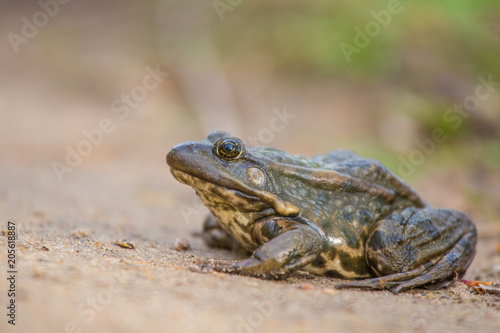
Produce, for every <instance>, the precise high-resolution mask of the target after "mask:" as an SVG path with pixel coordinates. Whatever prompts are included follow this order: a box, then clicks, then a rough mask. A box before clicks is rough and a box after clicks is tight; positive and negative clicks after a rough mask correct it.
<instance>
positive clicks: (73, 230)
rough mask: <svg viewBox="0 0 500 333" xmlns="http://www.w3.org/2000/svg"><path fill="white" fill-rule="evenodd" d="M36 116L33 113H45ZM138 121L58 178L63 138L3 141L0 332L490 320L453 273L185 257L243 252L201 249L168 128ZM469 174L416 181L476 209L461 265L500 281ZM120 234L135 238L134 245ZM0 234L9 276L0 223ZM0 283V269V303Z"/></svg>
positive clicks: (364, 326)
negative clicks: (425, 275)
mask: <svg viewBox="0 0 500 333" xmlns="http://www.w3.org/2000/svg"><path fill="white" fill-rule="evenodd" d="M46 116H47V114H43V115H41V116H34V115H33V116H32V119H33V121H34V122H35V123H43V122H44V119H43V118H44V117H46ZM19 117H20V115H19V114H18V115H10V116H6V117H4V121H5V122H4V124H8V125H5V126H13V127H14V126H15V124H16V122H18V121H20V119H19ZM51 121H52V122H53V123H54V124H55V125H59V122H63V121H64V120H63V119H55V118H53V119H52V120H51ZM75 126H76V125H75ZM56 128H57V126H56ZM153 129H154V127H153ZM137 134H138V133H134V131H133V130H124V131H121V132H117V133H115V134H114V137H113V142H114V141H115V140H116V142H120V141H121V139H123V140H124V141H123V142H124V145H125V146H121V145H120V144H119V143H117V144H116V145H112V144H111V143H110V144H108V143H106V144H104V143H103V145H102V147H98V148H96V151H95V152H94V154H93V155H92V156H93V157H92V158H89V160H87V161H86V162H83V163H82V165H81V166H79V167H78V168H76V169H75V170H74V172H72V173H68V174H65V175H64V180H63V182H61V183H60V182H58V180H57V177H56V175H55V174H54V172H53V170H52V169H51V167H50V163H51V162H52V161H51V160H50V159H47V158H44V156H45V155H47V154H50V153H51V151H52V148H53V149H54V150H56V151H58V150H60V149H61V147H60V146H59V145H53V147H52V146H51V145H50V144H45V145H42V147H43V149H38V150H37V149H34V148H36V147H38V146H40V145H41V144H39V143H38V144H37V143H35V142H34V141H31V140H27V141H24V142H23V141H22V140H20V139H17V142H15V143H13V142H11V144H10V145H9V146H8V147H7V146H6V145H3V146H2V147H3V151H4V154H3V156H10V159H4V160H3V161H2V164H1V166H0V174H1V175H2V182H1V185H0V199H1V200H0V211H1V212H2V222H1V223H2V228H1V229H2V230H4V231H5V230H7V221H12V222H15V223H16V228H17V232H18V240H17V251H18V252H17V262H16V265H17V270H18V273H17V280H16V292H17V294H16V295H17V296H16V300H17V303H16V304H17V308H16V309H17V317H16V326H15V328H14V327H12V326H11V325H7V322H6V321H7V320H6V319H5V314H4V315H3V316H2V318H3V319H2V321H1V322H0V325H1V326H0V327H1V328H0V331H1V332H6V331H8V332H35V331H36V332H118V331H119V332H132V331H150V332H155V331H168V332H198V331H205V332H273V331H277V330H286V331H289V332H303V331H317V332H332V331H339V332H367V331H370V332H497V331H498V327H499V325H500V298H499V296H495V295H487V294H483V295H481V294H477V293H475V292H474V291H472V290H471V289H469V288H468V287H466V286H465V285H463V284H461V283H457V284H455V285H454V286H452V287H450V288H447V289H444V290H439V291H427V290H423V289H418V290H414V291H410V292H406V293H403V294H400V295H393V294H391V293H390V292H386V291H382V292H367V291H357V290H340V291H336V290H333V289H332V285H333V284H334V282H335V281H334V280H332V279H328V278H322V277H313V276H307V275H303V274H299V275H295V276H293V277H291V278H289V279H287V280H286V281H280V282H276V281H264V280H260V279H256V278H250V277H241V276H232V275H226V274H219V273H208V274H201V273H195V272H192V271H190V270H189V266H190V265H191V264H193V263H194V262H196V261H197V260H198V259H199V258H202V257H206V258H239V257H241V255H239V254H235V253H231V252H229V251H223V250H213V249H209V248H207V247H206V246H205V245H204V243H203V242H202V240H201V239H200V238H199V236H197V232H198V231H199V230H200V226H201V223H202V220H203V218H204V217H205V214H206V212H207V211H206V210H205V208H203V207H200V205H199V203H198V202H197V201H196V197H195V196H194V193H193V191H192V190H191V189H189V188H187V187H186V186H183V185H181V184H178V183H176V181H175V180H174V179H173V177H172V176H171V175H170V173H169V172H168V168H167V167H166V165H165V164H164V155H165V153H166V152H167V151H168V148H169V147H170V146H172V145H174V144H175V142H170V141H169V140H175V138H163V139H159V140H157V143H156V144H153V145H152V146H147V145H146V144H145V142H144V141H147V140H145V139H141V138H138V140H137V142H136V143H135V144H130V141H127V140H126V137H128V136H131V135H132V136H133V137H137ZM24 135H29V133H27V132H25V133H24ZM193 136H194V138H197V137H196V135H195V134H193ZM19 137H22V136H19ZM5 139H6V140H7V138H5ZM148 140H149V139H148ZM28 141H30V142H32V143H31V147H27V145H28ZM150 141H151V142H153V141H154V140H150ZM108 146H112V148H113V149H112V151H113V152H112V151H111V149H110V148H109V147H108ZM28 148H30V149H28ZM117 151H118V152H126V153H125V154H122V153H116V152H117ZM16 152H17V153H16ZM59 155H62V157H63V158H64V154H60V153H59ZM55 156H56V157H58V154H57V153H56V154H55ZM51 158H52V157H51ZM60 158H61V157H59V159H60ZM448 177H449V175H448ZM465 181H466V180H464V179H462V178H461V177H460V176H459V175H456V177H453V176H452V179H446V176H445V173H437V174H435V175H433V174H430V175H429V176H428V177H427V178H423V179H420V180H419V181H417V184H416V186H415V187H416V188H417V189H418V190H419V191H420V192H421V193H422V192H423V194H422V195H423V196H424V197H425V198H427V199H428V200H429V201H430V202H432V203H435V204H437V205H440V204H444V203H450V204H451V205H453V206H454V208H462V209H465V210H467V211H468V212H469V213H471V215H472V216H473V217H475V218H476V222H477V226H478V229H479V245H478V252H477V256H476V259H475V261H474V262H473V264H472V266H471V268H470V269H469V271H468V273H467V275H466V278H468V279H477V280H488V281H491V280H493V281H498V280H500V272H499V264H500V253H499V251H498V244H499V242H500V224H499V223H498V221H487V220H484V219H483V218H482V215H481V214H480V213H481V212H478V211H477V210H474V206H470V205H468V204H467V203H466V202H464V200H463V197H462V195H461V194H460V191H459V190H458V189H460V188H461V187H462V186H463V185H464V182H465ZM440 182H441V183H440ZM496 185H497V184H494V183H492V184H491V186H492V188H496ZM478 217H479V218H478ZM493 222H495V223H493ZM178 238H186V239H187V240H188V241H189V242H190V244H191V249H190V250H187V251H176V250H175V248H174V245H175V241H176V239H178ZM117 241H131V242H133V243H134V245H135V249H126V248H122V247H120V246H118V245H116V244H115V242H117ZM0 248H2V249H3V250H2V252H1V253H2V255H1V257H0V267H2V271H3V272H4V273H2V274H3V276H5V275H6V271H7V262H6V259H7V258H6V249H7V237H6V236H1V237H0ZM7 289H8V283H7V282H6V279H5V278H2V279H1V280H0V290H1V291H2V292H1V293H0V304H2V308H3V309H4V310H3V312H4V313H5V311H6V310H5V306H6V305H7V302H8V298H7V295H6V294H7V293H6V291H7Z"/></svg>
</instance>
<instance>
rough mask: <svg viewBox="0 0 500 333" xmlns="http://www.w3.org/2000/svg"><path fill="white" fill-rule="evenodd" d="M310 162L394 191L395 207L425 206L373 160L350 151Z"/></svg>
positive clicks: (337, 152)
mask: <svg viewBox="0 0 500 333" xmlns="http://www.w3.org/2000/svg"><path fill="white" fill-rule="evenodd" d="M311 160H312V161H315V162H316V163H318V164H319V165H320V166H321V168H322V169H325V170H332V171H335V172H337V173H341V174H344V175H348V176H350V177H353V178H356V179H361V180H363V181H366V182H368V183H369V184H373V185H378V186H381V187H383V188H385V189H387V190H391V191H394V193H395V203H396V205H397V206H398V203H399V202H401V204H402V205H403V206H413V205H414V206H417V207H423V206H425V204H424V203H423V201H422V200H421V199H420V197H419V196H418V195H417V194H416V193H415V192H414V191H413V190H412V189H411V188H410V187H409V186H408V185H407V184H406V183H404V182H403V181H402V180H401V179H399V178H398V177H397V176H396V175H394V174H393V173H392V172H391V171H390V170H389V169H388V168H387V167H385V166H384V165H383V164H382V163H380V162H379V161H377V160H375V159H371V158H366V157H361V156H359V155H358V154H357V153H356V152H354V151H352V150H344V149H341V150H333V151H331V152H330V153H328V154H324V155H316V156H314V157H312V158H311Z"/></svg>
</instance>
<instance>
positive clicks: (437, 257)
mask: <svg viewBox="0 0 500 333" xmlns="http://www.w3.org/2000/svg"><path fill="white" fill-rule="evenodd" d="M476 238H477V234H476V229H475V228H474V225H473V224H472V222H471V221H470V220H469V218H468V217H467V216H466V215H464V214H462V213H460V212H457V211H453V210H444V209H435V208H424V209H415V208H407V209H405V210H403V211H402V212H399V213H393V214H391V215H390V216H388V217H386V218H385V219H383V220H381V221H379V222H377V223H376V225H375V226H374V228H373V230H372V232H371V234H370V236H369V237H368V239H367V242H366V261H367V263H368V265H369V266H370V267H371V269H372V270H373V271H374V273H375V274H377V275H379V276H380V277H378V278H374V279H368V280H361V281H352V282H347V283H343V284H340V285H338V286H336V287H338V288H349V287H354V288H355V287H357V288H371V289H390V290H391V291H392V292H394V293H398V292H401V291H404V290H408V289H412V288H415V287H418V286H422V285H428V284H436V283H440V284H441V285H446V282H447V281H450V280H452V279H454V278H456V277H460V276H461V275H463V274H464V273H465V271H466V269H467V268H468V267H469V265H470V263H471V261H472V259H473V258H474V254H475V245H476Z"/></svg>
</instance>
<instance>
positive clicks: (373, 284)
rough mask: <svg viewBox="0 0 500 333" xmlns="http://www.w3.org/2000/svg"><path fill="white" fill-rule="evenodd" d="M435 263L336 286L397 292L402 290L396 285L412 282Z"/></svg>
mask: <svg viewBox="0 0 500 333" xmlns="http://www.w3.org/2000/svg"><path fill="white" fill-rule="evenodd" d="M434 264H435V261H433V262H428V263H426V264H424V265H421V266H419V267H417V268H415V269H414V270H412V271H409V272H403V273H395V274H390V275H386V276H381V277H377V278H373V279H365V280H357V281H349V282H342V283H338V284H336V285H335V288H337V289H343V288H362V289H389V290H390V291H392V292H394V293H395V294H397V293H398V292H400V291H402V290H398V289H397V288H396V287H398V286H400V285H402V284H403V283H408V282H411V281H412V280H413V279H415V278H417V277H419V276H421V275H422V274H423V273H424V272H425V271H427V270H429V268H431V267H432V266H433V265H434ZM408 289H410V288H408Z"/></svg>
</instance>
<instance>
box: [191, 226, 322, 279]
mask: <svg viewBox="0 0 500 333" xmlns="http://www.w3.org/2000/svg"><path fill="white" fill-rule="evenodd" d="M253 232H254V236H255V237H256V238H258V239H260V240H261V242H262V243H263V244H262V245H261V246H260V247H259V248H257V249H256V250H255V251H254V252H253V254H252V255H251V256H250V258H248V259H246V260H242V261H215V260H214V261H212V260H210V261H206V262H204V263H202V264H199V265H198V266H199V267H200V269H201V270H203V269H208V268H210V269H213V270H215V271H218V272H223V273H232V274H240V275H249V276H255V277H260V278H263V279H285V278H286V277H288V276H289V275H290V274H292V273H293V272H295V271H297V270H298V269H300V268H302V267H304V266H306V265H307V264H309V263H310V262H312V261H313V260H314V259H315V258H316V257H317V256H318V254H319V253H320V252H321V250H322V248H323V238H322V237H321V236H320V235H319V233H318V232H317V231H316V230H314V229H312V228H311V227H309V226H307V225H304V224H300V223H298V222H295V221H290V220H286V219H268V220H265V221H262V222H259V223H258V224H256V226H254V231H253Z"/></svg>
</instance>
